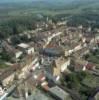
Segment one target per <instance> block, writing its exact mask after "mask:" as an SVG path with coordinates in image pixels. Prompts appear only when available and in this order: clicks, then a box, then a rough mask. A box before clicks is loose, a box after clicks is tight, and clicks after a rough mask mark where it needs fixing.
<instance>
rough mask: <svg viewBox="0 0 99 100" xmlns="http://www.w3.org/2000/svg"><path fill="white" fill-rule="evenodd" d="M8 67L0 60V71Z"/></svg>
mask: <svg viewBox="0 0 99 100" xmlns="http://www.w3.org/2000/svg"><path fill="white" fill-rule="evenodd" d="M8 67H9V66H8V65H6V64H5V62H4V61H3V60H0V69H5V68H8Z"/></svg>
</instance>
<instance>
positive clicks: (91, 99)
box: [88, 87, 99, 100]
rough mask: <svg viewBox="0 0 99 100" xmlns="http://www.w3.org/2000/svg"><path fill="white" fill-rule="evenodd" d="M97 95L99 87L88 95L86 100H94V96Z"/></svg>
mask: <svg viewBox="0 0 99 100" xmlns="http://www.w3.org/2000/svg"><path fill="white" fill-rule="evenodd" d="M97 93H99V87H96V88H95V89H94V90H93V91H92V93H91V94H90V96H89V97H88V100H94V97H95V95H96V94H97Z"/></svg>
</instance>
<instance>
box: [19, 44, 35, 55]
mask: <svg viewBox="0 0 99 100" xmlns="http://www.w3.org/2000/svg"><path fill="white" fill-rule="evenodd" d="M18 49H19V50H21V51H22V52H24V53H27V54H33V53H34V47H30V46H29V45H28V44H25V43H21V44H18Z"/></svg>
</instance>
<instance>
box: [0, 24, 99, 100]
mask: <svg viewBox="0 0 99 100" xmlns="http://www.w3.org/2000/svg"><path fill="white" fill-rule="evenodd" d="M50 23H51V22H50ZM43 24H44V23H43ZM65 24H66V22H59V23H58V26H62V27H60V28H59V29H57V30H56V29H55V30H51V31H46V32H40V31H39V32H37V30H36V32H37V33H36V32H33V33H32V31H31V32H30V33H31V34H32V35H31V34H28V37H29V38H31V39H30V40H31V41H30V42H28V43H25V42H23V43H19V44H17V45H16V46H15V47H13V46H12V45H10V43H9V41H3V42H2V43H1V44H2V47H3V48H4V49H5V51H6V52H8V53H9V54H11V55H12V57H13V58H14V59H15V61H16V63H15V64H13V65H11V67H9V68H7V69H6V70H5V71H3V72H2V73H0V86H1V87H9V86H11V85H12V84H14V81H16V77H17V80H21V79H25V78H26V76H27V75H28V74H29V73H32V77H30V78H29V79H28V80H27V83H28V85H29V86H30V88H31V87H32V88H34V87H36V86H38V85H40V86H41V87H42V89H44V91H46V92H48V93H50V95H52V96H53V97H55V98H57V100H66V98H70V95H69V93H67V92H66V91H65V90H64V89H62V88H61V87H60V86H58V85H56V84H58V83H60V77H61V74H62V73H67V74H68V73H71V70H70V69H73V71H76V72H77V71H85V70H93V69H95V65H94V64H92V63H91V62H88V61H85V60H84V59H83V58H82V57H83V55H85V54H86V53H88V52H89V47H90V46H89V45H90V41H91V40H92V38H91V37H88V36H87V35H85V34H82V31H83V30H82V27H81V26H80V27H79V28H73V27H71V28H67V27H64V26H63V25H65ZM44 25H45V24H44ZM38 27H39V25H38ZM39 30H40V28H39ZM88 32H90V29H88ZM25 34H27V33H25ZM97 44H98V38H97ZM2 47H1V48H2ZM21 57H22V58H21ZM20 58H21V60H20ZM70 67H71V68H70ZM51 82H52V84H53V85H52V84H51ZM1 91H2V88H0V93H1V94H2V92H1Z"/></svg>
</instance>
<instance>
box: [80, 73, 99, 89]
mask: <svg viewBox="0 0 99 100" xmlns="http://www.w3.org/2000/svg"><path fill="white" fill-rule="evenodd" d="M82 83H83V84H84V85H86V86H88V87H91V88H95V87H97V86H99V77H98V76H94V75H89V76H88V77H86V78H85V79H84V80H83V81H82Z"/></svg>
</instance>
